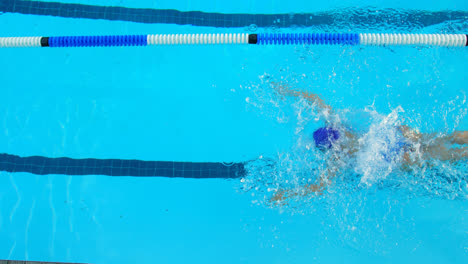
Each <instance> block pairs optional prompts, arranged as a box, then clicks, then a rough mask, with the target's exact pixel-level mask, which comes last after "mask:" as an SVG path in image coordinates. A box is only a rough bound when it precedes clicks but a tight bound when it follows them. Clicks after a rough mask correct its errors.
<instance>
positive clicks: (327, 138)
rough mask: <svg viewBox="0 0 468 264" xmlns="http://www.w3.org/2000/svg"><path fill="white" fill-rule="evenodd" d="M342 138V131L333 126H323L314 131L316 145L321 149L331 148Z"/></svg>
mask: <svg viewBox="0 0 468 264" xmlns="http://www.w3.org/2000/svg"><path fill="white" fill-rule="evenodd" d="M339 138H340V132H338V130H336V129H334V128H331V127H321V128H319V129H317V130H315V132H314V141H315V146H317V147H318V148H319V149H330V148H331V147H332V144H333V143H334V142H335V141H337V140H338V139H339Z"/></svg>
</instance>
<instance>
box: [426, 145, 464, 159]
mask: <svg viewBox="0 0 468 264" xmlns="http://www.w3.org/2000/svg"><path fill="white" fill-rule="evenodd" d="M425 154H426V155H427V156H426V159H437V160H440V161H460V160H464V159H467V158H468V147H464V148H447V147H446V146H445V145H433V146H430V147H428V148H426V149H425Z"/></svg>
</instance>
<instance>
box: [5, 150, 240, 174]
mask: <svg viewBox="0 0 468 264" xmlns="http://www.w3.org/2000/svg"><path fill="white" fill-rule="evenodd" d="M244 164H245V163H222V162H176V161H144V160H127V159H73V158H49V157H42V156H31V157H20V156H17V155H11V154H0V171H6V172H28V173H32V174H37V175H47V174H63V175H106V176H112V177H118V176H128V177H169V178H194V179H210V178H211V179H213V178H222V179H233V178H240V177H244V176H245V175H246V170H245V167H244Z"/></svg>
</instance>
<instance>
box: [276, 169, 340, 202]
mask: <svg viewBox="0 0 468 264" xmlns="http://www.w3.org/2000/svg"><path fill="white" fill-rule="evenodd" d="M337 170H338V169H335V170H333V169H328V170H327V173H326V175H327V176H322V177H320V180H319V183H315V184H306V185H304V186H303V188H302V190H301V191H299V192H298V191H293V190H285V189H279V190H278V191H277V192H276V193H275V195H274V196H273V197H272V198H271V199H270V202H273V203H278V202H282V201H284V200H286V199H288V198H293V197H298V196H307V195H310V194H313V193H315V194H316V195H322V194H323V191H324V190H325V189H326V187H327V186H329V185H331V180H330V179H332V178H334V177H335V175H336V173H337Z"/></svg>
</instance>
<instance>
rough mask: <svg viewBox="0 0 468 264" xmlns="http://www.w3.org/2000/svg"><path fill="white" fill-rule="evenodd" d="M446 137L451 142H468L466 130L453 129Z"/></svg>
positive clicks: (461, 143)
mask: <svg viewBox="0 0 468 264" xmlns="http://www.w3.org/2000/svg"><path fill="white" fill-rule="evenodd" d="M448 138H449V140H450V141H451V143H453V144H458V145H465V144H468V131H455V132H453V133H452V134H450V135H449V136H448Z"/></svg>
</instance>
